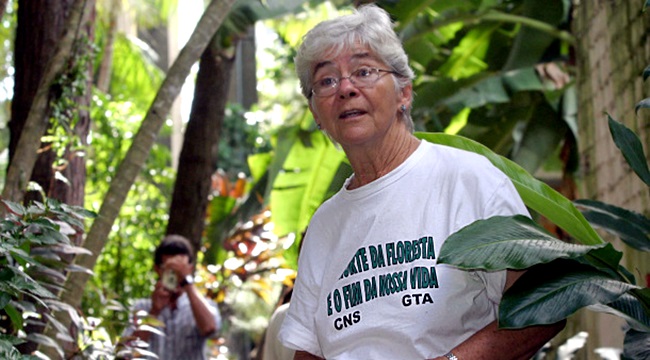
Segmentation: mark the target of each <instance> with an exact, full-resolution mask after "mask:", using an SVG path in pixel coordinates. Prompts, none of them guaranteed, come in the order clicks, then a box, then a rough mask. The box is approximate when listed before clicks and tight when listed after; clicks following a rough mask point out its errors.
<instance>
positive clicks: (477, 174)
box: [279, 5, 562, 360]
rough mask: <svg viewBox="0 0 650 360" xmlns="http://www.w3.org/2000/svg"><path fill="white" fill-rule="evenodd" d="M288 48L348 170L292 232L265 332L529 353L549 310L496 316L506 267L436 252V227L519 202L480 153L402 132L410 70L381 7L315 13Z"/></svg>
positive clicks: (394, 350) (336, 348)
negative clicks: (274, 313)
mask: <svg viewBox="0 0 650 360" xmlns="http://www.w3.org/2000/svg"><path fill="white" fill-rule="evenodd" d="M295 61H296V68H297V72H298V75H299V77H300V82H301V85H302V89H303V94H304V95H305V97H306V98H307V100H308V102H309V108H310V110H311V112H312V113H313V115H314V119H315V121H316V124H317V125H318V127H319V128H320V129H321V130H322V131H324V132H326V133H327V134H328V135H329V136H330V138H331V139H332V140H333V141H335V142H337V143H338V144H340V146H341V148H342V149H343V150H344V151H345V154H346V155H347V157H348V159H349V161H350V164H351V165H352V168H353V170H354V174H353V175H352V176H351V177H350V178H349V179H348V180H347V181H346V183H345V185H344V187H343V188H342V189H341V190H340V191H339V192H338V193H337V194H336V195H335V196H333V197H332V198H331V199H329V200H328V201H326V202H325V203H324V204H323V205H322V206H321V207H320V208H319V209H318V211H317V212H316V214H315V215H314V217H313V219H312V220H311V223H310V225H309V231H308V232H307V235H306V237H305V244H304V247H303V249H302V252H301V256H300V261H299V266H298V278H297V280H296V285H295V288H294V295H293V299H292V302H291V306H290V309H289V313H288V315H287V317H286V319H285V321H284V323H283V326H282V329H281V331H280V335H279V338H280V340H281V341H282V342H283V343H284V344H285V346H288V347H290V348H294V349H296V350H298V351H297V352H296V356H295V359H312V358H326V359H430V358H436V359H460V360H464V359H525V358H530V357H531V356H532V355H533V354H534V353H535V352H536V351H537V349H539V348H540V347H541V346H542V345H543V344H544V343H546V342H547V341H548V340H549V339H550V338H552V337H553V336H554V335H555V334H556V333H557V332H558V331H559V330H560V329H561V327H562V324H557V325H553V326H540V327H531V328H526V329H521V330H502V329H498V328H497V323H496V314H497V308H498V305H499V301H500V299H501V295H502V293H503V291H504V290H505V289H507V288H508V287H509V286H510V285H511V284H512V283H513V282H514V280H515V279H516V278H517V276H518V275H519V274H518V273H515V272H484V271H463V270H459V269H455V268H452V267H449V266H446V265H437V264H436V256H437V254H438V252H439V250H440V247H441V245H442V244H443V243H444V241H445V239H446V238H447V237H448V236H449V235H450V234H452V233H454V232H455V231H457V230H459V229H460V228H462V227H463V226H466V225H468V224H470V223H472V222H473V221H475V220H478V219H485V218H488V217H491V216H494V215H513V214H527V210H526V207H525V206H524V204H523V203H522V201H521V199H520V197H519V196H518V194H517V192H516V190H515V189H514V187H513V185H512V183H511V182H510V181H509V179H508V178H507V177H506V176H505V175H504V174H503V173H501V172H500V171H498V170H497V169H496V168H494V167H493V166H492V165H491V164H490V163H489V162H488V161H487V160H486V159H485V158H483V157H481V156H478V155H475V154H472V153H468V152H464V151H460V150H456V149H453V148H448V147H444V146H439V145H434V144H431V143H427V142H424V141H420V140H418V139H417V138H416V137H414V136H413V134H412V132H413V123H412V120H411V118H410V113H409V109H410V107H411V102H412V99H413V89H412V84H411V79H412V78H413V71H412V70H411V69H410V67H409V65H408V59H407V56H406V54H405V52H404V50H403V48H402V46H401V44H400V41H399V39H398V38H397V36H396V34H395V32H394V31H393V30H392V23H391V21H390V18H389V16H388V15H387V14H386V13H385V12H384V11H383V10H381V9H380V8H378V7H376V6H375V5H366V6H363V7H361V8H359V9H358V10H357V11H356V12H355V13H354V14H352V15H348V16H343V17H340V18H337V19H334V20H329V21H325V22H323V23H320V24H319V25H317V26H316V27H315V28H314V29H312V30H311V31H310V32H309V33H308V34H307V35H306V36H305V37H304V39H303V44H302V45H301V47H300V49H299V51H298V54H297V56H296V59H295Z"/></svg>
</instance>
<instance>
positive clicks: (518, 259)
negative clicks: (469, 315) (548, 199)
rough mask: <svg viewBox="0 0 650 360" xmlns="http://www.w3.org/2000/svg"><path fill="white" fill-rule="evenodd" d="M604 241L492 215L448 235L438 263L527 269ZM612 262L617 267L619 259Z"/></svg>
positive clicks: (524, 219)
mask: <svg viewBox="0 0 650 360" xmlns="http://www.w3.org/2000/svg"><path fill="white" fill-rule="evenodd" d="M605 245H606V244H598V245H592V246H587V245H579V244H570V243H567V242H564V241H561V240H558V239H556V238H555V237H553V236H552V235H550V234H549V233H548V232H546V230H544V229H543V228H542V227H540V226H539V225H537V224H536V223H535V222H534V221H533V220H531V219H530V218H528V217H526V216H523V215H516V216H494V217H492V218H490V219H486V220H479V221H476V222H474V223H472V224H470V225H468V226H466V227H464V228H462V229H461V230H459V231H457V232H456V233H454V234H452V235H451V236H449V237H448V238H447V240H446V241H445V243H444V244H443V245H442V248H441V249H440V255H439V257H438V263H447V264H452V265H454V266H457V267H460V268H464V269H482V270H503V269H527V268H530V267H531V266H533V265H538V264H542V263H549V262H551V261H553V260H556V259H558V258H574V259H575V258H579V257H582V256H585V255H586V254H587V253H589V252H590V251H592V250H594V249H597V248H601V247H604V246H605ZM611 265H612V266H610V267H614V268H616V267H617V266H618V263H616V264H611Z"/></svg>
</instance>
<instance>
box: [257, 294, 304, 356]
mask: <svg viewBox="0 0 650 360" xmlns="http://www.w3.org/2000/svg"><path fill="white" fill-rule="evenodd" d="M292 293H293V289H289V290H288V291H286V293H285V294H284V295H283V296H282V297H281V299H280V304H279V305H278V306H277V307H276V308H275V310H274V311H273V314H272V315H271V319H269V325H268V326H267V328H266V331H265V333H264V343H263V347H262V357H261V359H262V360H291V359H293V357H294V355H295V353H296V351H295V350H293V349H290V348H288V347H286V346H284V345H282V343H280V341H278V333H279V332H280V327H281V326H282V322H283V321H284V318H285V317H286V316H287V311H288V310H289V305H290V301H291V294H292Z"/></svg>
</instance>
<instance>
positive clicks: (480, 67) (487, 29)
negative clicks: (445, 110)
mask: <svg viewBox="0 0 650 360" xmlns="http://www.w3.org/2000/svg"><path fill="white" fill-rule="evenodd" d="M499 28H500V25H499V24H485V25H482V26H477V27H476V28H474V29H471V30H470V31H469V32H468V33H467V34H466V35H465V36H464V37H463V39H462V40H461V41H460V43H459V44H458V45H457V46H455V47H454V49H453V51H452V53H451V56H450V57H449V58H448V59H447V61H446V62H445V63H444V64H443V65H442V66H441V67H440V68H439V71H440V72H441V73H442V74H445V75H447V76H449V77H451V78H452V79H460V78H465V77H469V76H472V75H474V74H477V73H480V72H481V71H484V70H486V69H487V64H486V63H485V61H484V57H485V53H486V52H487V50H488V47H489V46H490V39H491V37H492V34H493V33H494V32H496V31H497V30H499Z"/></svg>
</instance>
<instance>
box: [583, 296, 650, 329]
mask: <svg viewBox="0 0 650 360" xmlns="http://www.w3.org/2000/svg"><path fill="white" fill-rule="evenodd" d="M634 291H637V290H636V289H634V290H632V291H631V292H630V293H625V294H623V295H621V297H619V298H618V299H616V300H614V301H613V302H611V303H609V304H596V305H592V306H590V307H589V310H593V311H598V312H604V313H608V314H612V315H616V316H618V317H621V318H623V319H625V320H626V321H627V323H628V324H629V325H630V327H632V328H633V329H636V330H639V331H646V332H650V308H648V304H644V303H643V301H642V300H640V299H639V298H638V297H636V296H634V295H632V294H633V292H634Z"/></svg>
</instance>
